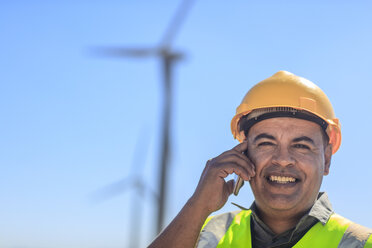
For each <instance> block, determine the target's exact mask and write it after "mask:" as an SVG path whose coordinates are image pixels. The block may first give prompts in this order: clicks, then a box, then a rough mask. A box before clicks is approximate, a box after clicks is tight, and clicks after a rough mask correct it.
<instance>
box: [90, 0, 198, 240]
mask: <svg viewBox="0 0 372 248" xmlns="http://www.w3.org/2000/svg"><path fill="white" fill-rule="evenodd" d="M194 1H195V0H184V1H183V2H181V4H180V6H179V7H178V9H177V11H176V13H175V15H174V17H173V19H172V20H171V22H170V24H169V26H168V28H167V29H166V31H165V33H164V36H163V38H162V40H161V42H160V45H158V46H156V47H142V48H138V47H131V48H129V47H99V48H95V49H93V52H94V54H95V55H98V56H102V57H116V58H149V57H158V58H159V59H160V61H161V64H162V71H163V89H164V103H163V113H162V114H163V116H162V127H161V131H162V139H161V151H160V161H159V179H158V180H159V181H158V182H159V186H158V187H159V192H158V200H157V203H158V204H157V205H158V214H157V222H156V223H157V226H156V230H157V233H160V231H161V230H162V228H163V226H164V212H165V204H166V200H167V198H166V195H167V194H166V189H167V187H168V172H169V158H170V153H171V151H170V147H171V145H170V126H171V125H170V122H171V113H172V100H173V99H172V85H173V83H172V76H173V68H174V65H175V62H177V61H179V60H181V59H182V58H183V57H184V53H182V52H180V51H176V50H174V49H173V48H172V42H173V41H174V39H175V36H176V34H177V32H178V31H179V30H180V27H181V24H182V23H183V21H184V20H185V17H186V15H187V13H188V12H189V10H190V8H191V6H192V4H193V3H194ZM115 190H116V189H115V187H113V188H112V191H115ZM108 195H110V193H108Z"/></svg>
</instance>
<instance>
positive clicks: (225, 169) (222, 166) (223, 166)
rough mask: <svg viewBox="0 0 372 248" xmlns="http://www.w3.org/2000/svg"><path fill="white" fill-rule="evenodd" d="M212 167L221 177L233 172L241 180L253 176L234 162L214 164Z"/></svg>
mask: <svg viewBox="0 0 372 248" xmlns="http://www.w3.org/2000/svg"><path fill="white" fill-rule="evenodd" d="M214 169H216V170H217V171H218V175H219V176H220V177H222V178H226V177H227V176H228V175H231V174H233V173H235V174H236V175H238V176H240V177H241V178H243V180H245V181H248V180H250V178H251V177H252V176H253V175H252V174H251V172H250V171H248V170H247V169H246V168H245V167H243V166H241V165H239V164H238V163H236V162H227V163H219V164H217V165H215V166H214Z"/></svg>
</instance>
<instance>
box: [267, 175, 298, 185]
mask: <svg viewBox="0 0 372 248" xmlns="http://www.w3.org/2000/svg"><path fill="white" fill-rule="evenodd" d="M269 179H270V181H272V182H277V183H283V184H284V183H294V182H295V181H296V178H294V177H281V176H270V177H269Z"/></svg>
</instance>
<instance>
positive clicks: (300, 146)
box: [293, 144, 310, 150]
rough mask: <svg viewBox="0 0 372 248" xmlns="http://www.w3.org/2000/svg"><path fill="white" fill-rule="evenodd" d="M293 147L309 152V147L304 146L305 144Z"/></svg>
mask: <svg viewBox="0 0 372 248" xmlns="http://www.w3.org/2000/svg"><path fill="white" fill-rule="evenodd" d="M293 147H295V148H299V149H306V150H310V147H309V146H308V145H305V144H294V145H293Z"/></svg>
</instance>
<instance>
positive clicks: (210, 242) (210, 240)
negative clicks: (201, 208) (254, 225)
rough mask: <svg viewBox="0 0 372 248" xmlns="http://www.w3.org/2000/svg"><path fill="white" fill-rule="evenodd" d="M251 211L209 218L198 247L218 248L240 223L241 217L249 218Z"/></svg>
mask: <svg viewBox="0 0 372 248" xmlns="http://www.w3.org/2000/svg"><path fill="white" fill-rule="evenodd" d="M250 212H251V211H250V210H247V211H246V210H243V211H242V210H238V211H233V212H226V213H223V214H219V215H215V216H211V217H208V219H207V220H206V221H205V223H204V225H203V227H202V230H201V232H200V235H199V239H198V242H197V246H196V247H216V246H217V244H218V243H219V242H220V240H221V239H222V238H223V237H224V236H225V234H226V232H227V230H228V229H229V228H230V227H231V226H234V225H236V223H237V222H240V219H241V217H244V216H249V215H250Z"/></svg>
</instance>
